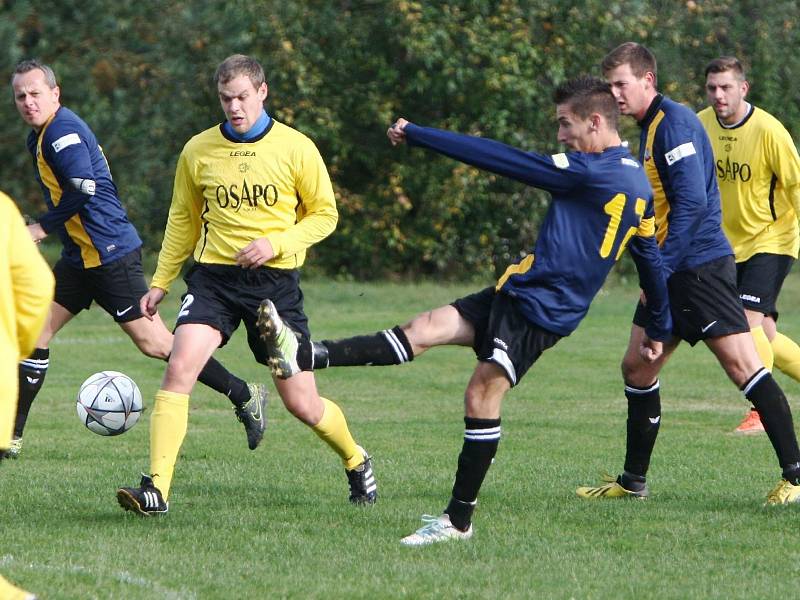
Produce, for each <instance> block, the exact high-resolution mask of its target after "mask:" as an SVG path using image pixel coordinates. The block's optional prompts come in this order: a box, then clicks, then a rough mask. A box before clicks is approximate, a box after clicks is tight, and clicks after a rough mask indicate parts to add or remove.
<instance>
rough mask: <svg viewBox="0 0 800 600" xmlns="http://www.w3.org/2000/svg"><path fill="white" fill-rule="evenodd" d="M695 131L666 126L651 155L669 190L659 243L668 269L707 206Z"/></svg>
mask: <svg viewBox="0 0 800 600" xmlns="http://www.w3.org/2000/svg"><path fill="white" fill-rule="evenodd" d="M698 127H699V128H700V131H701V132H702V127H701V126H699V125H698ZM696 133H697V132H693V131H690V130H688V128H682V127H681V128H676V129H673V130H668V131H667V132H666V133H665V135H664V139H663V140H661V141H660V143H658V146H657V148H654V153H656V152H658V153H661V154H663V156H658V157H654V159H656V160H658V161H659V163H661V164H663V165H664V177H665V178H667V179H668V184H667V183H666V182H665V187H667V185H668V188H669V190H670V191H671V197H670V198H669V216H668V229H667V237H666V238H665V239H664V242H663V243H662V244H661V256H662V260H663V262H664V266H665V267H666V268H667V271H668V272H669V273H672V272H673V271H675V269H676V268H677V266H678V265H679V264H680V261H681V260H682V259H683V257H684V255H685V254H686V252H687V251H688V250H689V246H690V244H691V243H692V240H693V239H694V237H695V233H696V232H697V229H698V227H699V226H700V220H701V219H702V217H703V215H704V214H705V209H706V207H707V206H708V195H707V193H706V175H705V169H704V167H703V164H702V163H701V160H700V155H699V154H698V152H699V151H702V148H703V145H702V144H701V141H702V140H699V139H698V138H697V136H696ZM657 135H658V134H657ZM703 135H705V133H703ZM657 141H658V138H657Z"/></svg>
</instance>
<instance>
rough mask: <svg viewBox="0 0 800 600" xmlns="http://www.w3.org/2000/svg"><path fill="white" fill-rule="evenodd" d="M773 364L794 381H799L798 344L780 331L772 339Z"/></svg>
mask: <svg viewBox="0 0 800 600" xmlns="http://www.w3.org/2000/svg"><path fill="white" fill-rule="evenodd" d="M772 351H773V353H774V354H775V366H776V367H778V368H779V369H780V370H781V371H783V372H784V373H786V374H787V375H788V376H789V377H791V378H792V379H794V380H795V381H800V346H798V345H797V344H796V343H795V342H794V340H792V339H791V338H788V337H786V336H785V335H783V334H782V333H776V334H775V337H774V338H773V339H772Z"/></svg>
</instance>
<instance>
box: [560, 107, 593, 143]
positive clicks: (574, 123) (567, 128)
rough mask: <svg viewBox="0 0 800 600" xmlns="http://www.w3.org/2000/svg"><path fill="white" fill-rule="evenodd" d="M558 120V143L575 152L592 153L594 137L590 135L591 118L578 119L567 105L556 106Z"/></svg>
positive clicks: (591, 130) (591, 128)
mask: <svg viewBox="0 0 800 600" xmlns="http://www.w3.org/2000/svg"><path fill="white" fill-rule="evenodd" d="M556 119H557V120H558V141H559V143H561V144H564V145H565V146H567V147H569V148H570V149H571V150H576V151H577V152H592V151H593V144H594V137H593V135H592V132H593V127H592V118H591V116H590V117H587V118H586V119H582V118H580V117H579V116H578V115H576V114H575V113H574V112H572V107H571V106H570V105H569V104H558V105H557V106H556Z"/></svg>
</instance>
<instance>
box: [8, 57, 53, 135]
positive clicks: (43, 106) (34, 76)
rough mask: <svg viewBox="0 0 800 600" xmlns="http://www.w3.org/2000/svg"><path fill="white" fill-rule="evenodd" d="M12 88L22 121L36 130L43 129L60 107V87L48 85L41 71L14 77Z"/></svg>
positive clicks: (36, 70) (37, 70)
mask: <svg viewBox="0 0 800 600" xmlns="http://www.w3.org/2000/svg"><path fill="white" fill-rule="evenodd" d="M11 87H12V89H13V90H14V102H15V103H16V105H17V110H18V111H19V114H20V116H21V117H22V120H23V121H25V122H26V123H27V124H28V125H30V126H31V127H33V128H34V129H36V130H39V129H41V128H42V127H43V126H44V124H45V123H47V121H48V120H49V119H50V117H52V116H53V115H54V114H55V112H56V111H57V110H58V107H59V106H60V105H59V102H58V99H59V97H60V95H61V91H60V90H59V89H58V86H56V87H54V88H51V87H50V86H48V85H47V82H46V81H45V78H44V73H43V72H42V70H41V69H33V70H32V71H28V72H27V73H20V74H17V75H14V79H12V81H11Z"/></svg>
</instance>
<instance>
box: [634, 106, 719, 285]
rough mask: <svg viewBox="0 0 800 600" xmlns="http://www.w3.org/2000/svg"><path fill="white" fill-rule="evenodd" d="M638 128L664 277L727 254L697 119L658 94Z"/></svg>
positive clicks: (710, 156)
mask: <svg viewBox="0 0 800 600" xmlns="http://www.w3.org/2000/svg"><path fill="white" fill-rule="evenodd" d="M639 126H640V127H641V128H642V131H641V138H640V144H639V161H640V162H641V163H642V164H643V165H644V168H645V172H646V173H647V178H648V179H649V180H650V183H651V185H652V186H653V195H654V207H655V216H656V239H657V240H658V243H659V245H660V247H661V255H662V257H663V260H664V266H665V268H666V269H667V271H668V273H669V274H672V273H673V272H674V271H681V270H684V269H690V268H694V267H697V266H699V265H701V264H703V263H706V262H709V261H711V260H714V259H717V258H721V257H723V256H728V255H732V254H733V250H732V248H731V246H730V244H729V243H728V240H727V239H726V238H725V234H724V233H723V231H722V212H721V210H720V198H719V187H718V185H717V178H716V171H715V167H714V153H713V150H712V148H711V143H710V142H709V140H708V135H707V134H706V132H705V129H703V125H702V124H701V123H700V120H699V119H698V118H697V115H695V114H694V112H693V111H691V110H690V109H689V108H687V107H685V106H683V105H682V104H678V103H677V102H674V101H673V100H670V99H669V98H667V97H665V96H661V95H658V96H656V98H655V99H654V100H653V102H652V104H651V105H650V107H649V108H648V110H647V113H646V114H645V116H644V118H643V119H642V120H641V121H640V122H639Z"/></svg>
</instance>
